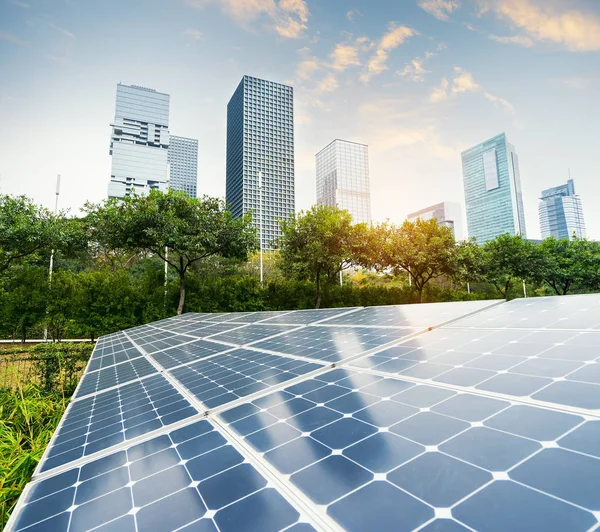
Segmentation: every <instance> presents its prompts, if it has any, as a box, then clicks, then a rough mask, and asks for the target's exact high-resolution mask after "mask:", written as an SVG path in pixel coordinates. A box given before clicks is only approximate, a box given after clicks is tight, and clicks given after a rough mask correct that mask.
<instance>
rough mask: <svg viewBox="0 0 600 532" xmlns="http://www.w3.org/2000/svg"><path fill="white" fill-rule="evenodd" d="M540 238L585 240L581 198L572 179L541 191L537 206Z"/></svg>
mask: <svg viewBox="0 0 600 532" xmlns="http://www.w3.org/2000/svg"><path fill="white" fill-rule="evenodd" d="M539 213H540V228H541V231H542V238H548V237H550V236H553V237H554V238H558V239H559V238H568V239H569V240H573V237H576V238H585V237H586V234H585V222H584V221H583V209H582V208H581V198H580V197H579V196H578V195H577V194H575V184H574V183H573V180H572V179H569V180H568V181H567V184H566V185H560V186H558V187H553V188H549V189H546V190H543V191H542V197H541V198H540V205H539Z"/></svg>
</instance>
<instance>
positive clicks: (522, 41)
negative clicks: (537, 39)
mask: <svg viewBox="0 0 600 532" xmlns="http://www.w3.org/2000/svg"><path fill="white" fill-rule="evenodd" d="M488 37H489V38H490V39H491V40H492V41H496V42H501V43H503V44H519V45H521V46H524V47H525V48H531V47H532V46H533V44H534V42H533V39H532V38H531V37H527V35H511V36H510V37H500V36H498V35H494V34H493V33H490V35H489V36H488Z"/></svg>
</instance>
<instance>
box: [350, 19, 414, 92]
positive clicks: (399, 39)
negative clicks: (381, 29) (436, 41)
mask: <svg viewBox="0 0 600 532" xmlns="http://www.w3.org/2000/svg"><path fill="white" fill-rule="evenodd" d="M418 34H419V32H418V31H417V30H415V29H413V28H409V27H408V26H397V25H396V24H395V23H391V24H390V26H389V29H388V31H387V33H385V34H384V35H383V37H382V38H381V40H380V41H379V43H378V45H377V49H376V50H375V53H374V54H373V55H372V56H371V58H370V59H369V61H368V63H367V69H366V71H365V72H363V74H362V75H361V76H360V79H361V81H364V82H368V81H369V80H370V79H371V78H372V77H373V76H377V75H379V74H381V73H382V72H384V71H386V70H387V69H388V66H387V61H388V58H389V55H390V52H391V51H392V50H393V49H394V48H397V47H398V46H400V45H401V44H402V43H404V42H405V41H406V40H407V39H409V38H410V37H413V36H414V35H418Z"/></svg>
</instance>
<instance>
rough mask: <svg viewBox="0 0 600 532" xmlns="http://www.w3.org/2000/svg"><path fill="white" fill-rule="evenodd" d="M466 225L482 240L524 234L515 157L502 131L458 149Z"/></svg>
mask: <svg viewBox="0 0 600 532" xmlns="http://www.w3.org/2000/svg"><path fill="white" fill-rule="evenodd" d="M462 167H463V181H464V188H465V203H466V207H467V227H468V232H469V236H470V237H475V238H476V239H477V242H478V243H480V244H483V243H484V242H486V241H487V240H491V239H493V238H495V237H497V236H498V235H501V234H504V233H509V234H511V235H515V234H521V235H523V237H525V238H526V237H527V232H526V230H525V213H524V211H523V193H522V191H521V175H520V173H519V159H518V157H517V154H516V153H515V147H514V146H513V145H512V144H510V143H509V142H508V140H507V139H506V135H505V134H504V133H502V134H501V135H498V136H496V137H494V138H492V139H490V140H486V141H485V142H482V143H481V144H478V145H477V146H474V147H473V148H471V149H469V150H466V151H464V152H463V153H462Z"/></svg>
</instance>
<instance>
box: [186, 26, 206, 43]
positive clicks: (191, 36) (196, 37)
mask: <svg viewBox="0 0 600 532" xmlns="http://www.w3.org/2000/svg"><path fill="white" fill-rule="evenodd" d="M183 34H184V35H185V36H186V37H187V38H188V40H190V41H201V40H202V32H201V31H200V30H194V29H192V28H188V29H187V30H185V31H184V32H183Z"/></svg>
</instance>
